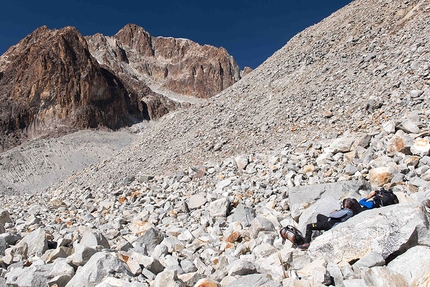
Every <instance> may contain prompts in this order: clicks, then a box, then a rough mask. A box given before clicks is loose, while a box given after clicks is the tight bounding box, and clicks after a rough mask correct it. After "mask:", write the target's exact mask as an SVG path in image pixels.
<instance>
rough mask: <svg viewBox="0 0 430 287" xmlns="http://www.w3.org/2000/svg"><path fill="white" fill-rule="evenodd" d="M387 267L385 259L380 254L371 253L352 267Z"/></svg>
mask: <svg viewBox="0 0 430 287" xmlns="http://www.w3.org/2000/svg"><path fill="white" fill-rule="evenodd" d="M383 265H385V259H384V257H382V255H381V254H380V253H377V252H370V253H368V254H366V255H365V256H364V257H363V258H361V259H360V260H358V261H357V262H355V263H354V264H353V265H352V266H353V267H354V269H355V268H361V267H367V268H370V267H374V266H383Z"/></svg>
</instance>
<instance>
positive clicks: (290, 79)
mask: <svg viewBox="0 0 430 287" xmlns="http://www.w3.org/2000/svg"><path fill="white" fill-rule="evenodd" d="M429 14H430V3H429V2H428V1H421V0H413V1H398V0H395V1H385V0H377V1H367V0H356V1H354V2H352V3H351V4H349V5H348V6H346V7H344V8H343V9H341V10H339V11H337V12H336V13H334V14H332V15H331V16H330V17H328V18H326V19H325V20H323V21H322V22H320V23H318V24H316V25H314V26H312V27H309V28H308V29H306V30H305V31H303V32H302V33H299V34H298V35H296V36H295V37H294V38H293V39H291V41H289V42H288V43H287V44H286V45H285V46H284V47H283V48H282V49H280V50H279V51H277V52H276V53H275V54H274V55H273V56H272V57H270V58H269V59H268V60H267V61H266V62H265V63H263V64H262V65H261V66H260V67H258V68H257V69H256V70H254V71H253V72H251V73H250V74H248V75H247V76H245V77H244V78H243V79H242V80H241V81H239V82H237V83H236V84H234V85H232V86H231V87H230V88H228V89H226V90H224V91H223V92H221V93H220V94H218V95H217V96H215V97H212V98H211V99H209V100H208V101H206V102H203V103H198V104H195V105H193V106H191V107H190V108H189V109H186V110H180V111H176V112H173V113H169V114H168V115H167V116H164V117H162V118H160V119H159V120H158V121H153V122H150V123H148V124H147V125H145V126H142V127H135V128H136V129H135V132H136V135H135V136H136V138H137V139H136V141H134V142H133V143H132V144H130V145H128V146H127V148H124V149H123V150H121V151H120V152H118V153H116V154H115V155H114V156H112V157H110V158H106V159H104V160H103V161H101V162H99V163H97V164H93V165H91V166H90V167H89V168H87V169H85V170H83V171H82V172H77V173H75V174H74V175H73V176H72V177H70V178H69V179H67V180H64V181H62V182H59V183H57V184H54V185H51V187H50V188H49V189H47V190H46V191H45V193H43V194H42V195H38V194H27V195H20V196H7V195H3V197H2V202H3V208H4V209H3V211H2V212H1V216H0V223H1V226H2V227H3V229H4V233H3V234H1V235H0V247H1V249H0V251H2V250H3V253H2V255H3V254H4V256H3V257H2V258H1V264H2V266H1V267H2V272H1V274H2V275H1V278H0V280H2V281H1V282H3V283H4V284H7V285H9V286H45V285H46V284H48V285H50V286H53V285H55V284H56V285H58V286H69V287H71V286H153V287H154V286H155V287H157V286H166V285H169V286H170V285H172V286H220V287H221V286H222V287H224V286H228V287H238V286H248V287H254V286H255V287H257V286H323V285H326V286H327V285H335V286H429V280H430V278H429V274H430V269H429V266H430V261H429V258H430V257H429V255H430V236H429V234H430V231H429V222H430V221H429V220H430V218H429V207H430V204H429V201H430V194H429V189H430V172H429V170H430V158H429V154H430V144H429V140H430V132H429V130H430V124H429V123H430V106H429V97H430V89H429V82H428V81H429V79H430V66H429V63H430V61H429V60H430V53H429V52H430V46H429V36H428V35H430V33H429V32H430V25H428V24H429V23H428V21H429V20H428V19H430V15H429ZM7 184H8V183H5V185H7ZM381 186H386V187H391V188H392V189H393V190H394V192H395V193H396V194H397V196H398V198H399V200H400V203H399V204H396V205H392V206H387V207H381V208H375V209H372V210H366V211H363V212H361V213H359V214H358V215H355V216H354V217H352V218H351V219H349V220H348V221H346V222H344V223H341V224H339V225H338V226H336V227H335V228H333V229H331V230H329V231H327V232H324V233H322V234H318V233H317V234H315V238H313V241H312V243H311V245H310V248H309V249H308V250H307V251H300V250H298V249H296V248H294V246H292V245H291V244H289V243H288V242H287V243H286V244H282V242H281V239H280V237H279V234H278V232H279V229H280V227H281V226H285V225H287V224H292V225H295V226H297V227H298V228H299V229H300V230H301V231H302V232H304V227H305V226H306V224H308V223H310V222H313V221H315V217H316V214H318V213H323V214H326V215H327V214H328V213H329V212H330V211H332V210H333V209H338V208H339V202H340V201H341V200H342V199H343V198H346V197H353V198H356V199H360V198H362V197H363V196H365V195H367V194H368V193H369V192H370V191H371V190H374V189H377V188H379V187H381Z"/></svg>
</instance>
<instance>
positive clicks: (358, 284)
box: [343, 279, 368, 287]
mask: <svg viewBox="0 0 430 287" xmlns="http://www.w3.org/2000/svg"><path fill="white" fill-rule="evenodd" d="M343 286H345V287H367V286H368V285H367V284H366V282H365V281H364V279H347V280H344V281H343Z"/></svg>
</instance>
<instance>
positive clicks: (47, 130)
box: [0, 27, 147, 149]
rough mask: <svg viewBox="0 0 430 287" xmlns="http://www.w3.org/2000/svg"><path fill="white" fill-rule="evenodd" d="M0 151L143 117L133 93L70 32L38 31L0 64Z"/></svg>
mask: <svg viewBox="0 0 430 287" xmlns="http://www.w3.org/2000/svg"><path fill="white" fill-rule="evenodd" d="M0 71H1V74H2V76H1V78H0V109H1V111H2V112H1V114H0V132H1V138H0V146H1V148H2V149H6V148H9V147H11V146H14V145H18V144H20V143H21V142H22V139H23V138H34V137H38V136H43V135H48V134H49V135H55V134H62V133H65V132H70V131H72V130H76V129H85V128H97V127H99V126H105V127H108V128H111V129H117V128H120V127H123V126H126V125H129V124H133V123H135V122H137V121H140V120H142V119H143V118H144V115H145V114H147V111H145V110H144V105H143V104H142V103H141V102H140V101H139V98H138V94H137V93H136V92H134V91H133V90H131V89H128V88H127V87H126V86H125V85H124V83H123V82H122V81H121V80H120V79H119V78H118V77H117V76H115V75H114V74H113V73H112V72H111V71H109V70H107V69H105V68H103V67H100V65H99V64H98V63H97V61H96V60H95V59H94V58H93V57H92V56H91V54H90V52H89V51H88V46H87V42H86V41H85V39H84V38H83V37H82V35H81V34H80V33H79V32H78V31H77V30H76V29H75V28H73V27H66V28H63V29H61V30H49V29H48V28H47V27H41V28H39V29H37V30H36V31H34V32H33V33H32V34H30V35H28V36H27V37H26V38H24V39H23V40H22V41H21V42H19V43H18V44H17V45H16V46H13V47H11V48H10V49H9V50H8V51H7V52H6V53H5V54H4V55H3V56H2V57H1V59H0Z"/></svg>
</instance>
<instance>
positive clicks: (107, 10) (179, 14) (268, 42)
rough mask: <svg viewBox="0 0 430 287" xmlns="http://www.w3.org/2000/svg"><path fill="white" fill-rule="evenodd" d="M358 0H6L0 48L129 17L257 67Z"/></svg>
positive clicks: (97, 28)
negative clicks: (34, 35)
mask: <svg viewBox="0 0 430 287" xmlns="http://www.w3.org/2000/svg"><path fill="white" fill-rule="evenodd" d="M350 2H352V0H325V1H323V0H307V1H303V0H246V1H245V0H230V1H225V0H217V1H202V0H182V1H178V0H175V1H171V0H152V1H142V0H140V1H137V0H136V1H134V0H119V1H118V0H116V1H111V0H104V1H91V0H68V1H62V0H58V1H51V0H39V1H34V0H31V1H30V0H3V1H2V4H1V7H0V54H3V53H4V52H5V51H6V50H7V49H8V48H9V47H10V46H12V45H15V44H17V43H18V42H19V41H20V40H21V39H22V38H24V37H25V36H26V35H28V34H30V33H31V32H32V31H34V30H35V29H36V28H38V27H40V26H42V25H46V26H48V28H50V29H54V28H55V29H60V28H62V27H65V26H75V27H76V28H77V29H78V30H79V31H80V32H81V33H82V34H83V35H84V36H87V35H93V34H95V33H97V32H99V33H102V34H103V35H106V36H112V35H114V34H115V33H116V32H118V30H120V29H121V28H122V27H124V26H125V25H126V24H128V23H133V24H137V25H139V26H141V27H143V28H144V29H145V30H146V31H148V32H149V33H150V34H151V35H153V36H166V37H175V38H187V39H190V40H192V41H194V42H197V43H199V44H201V45H203V44H209V45H213V46H216V47H221V46H222V47H224V48H226V49H227V51H228V52H229V53H230V55H232V56H233V57H234V58H235V59H236V61H237V63H238V64H239V66H240V67H241V68H243V67H244V66H249V67H251V68H256V67H257V66H258V65H260V64H261V63H262V62H263V61H265V60H266V59H267V58H268V57H270V56H271V55H272V54H273V53H274V52H276V51H277V50H279V49H280V48H281V47H282V46H284V45H285V44H286V43H287V42H288V40H289V39H290V38H291V37H293V36H294V35H296V34H297V33H298V32H300V31H302V30H304V29H305V28H307V27H309V26H311V25H313V24H315V23H317V22H319V21H320V20H322V19H324V18H325V17H327V16H329V15H330V14H331V13H333V12H334V11H336V10H338V9H340V8H342V7H343V6H345V5H347V4H348V3H350Z"/></svg>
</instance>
